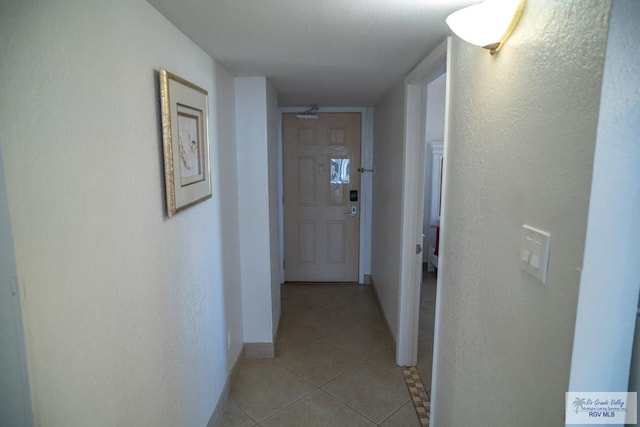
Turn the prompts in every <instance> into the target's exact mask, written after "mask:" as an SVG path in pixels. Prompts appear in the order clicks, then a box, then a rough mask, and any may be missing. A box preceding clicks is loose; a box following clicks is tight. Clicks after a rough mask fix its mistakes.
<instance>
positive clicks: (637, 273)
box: [570, 0, 640, 391]
mask: <svg viewBox="0 0 640 427" xmlns="http://www.w3.org/2000/svg"><path fill="white" fill-rule="evenodd" d="M639 17H640V2H638V1H634V0H614V1H613V2H612V8H611V19H610V24H609V25H610V28H609V38H608V41H607V55H606V61H605V67H604V79H603V84H602V97H601V103H600V118H599V121H598V137H597V140H596V151H595V158H594V168H593V183H592V187H591V201H590V203H589V225H588V228H587V240H586V250H585V254H584V269H583V271H582V277H581V281H580V298H579V300H578V314H577V320H576V322H577V325H576V332H575V338H574V347H573V359H572V366H571V384H570V387H571V390H572V391H594V390H598V391H621V390H626V389H627V382H628V380H629V362H630V354H631V348H632V344H633V335H634V329H635V327H636V309H637V306H638V289H639V287H640V222H638V217H639V215H640V143H639V139H638V136H639V135H640V90H639V88H640V56H638V55H637V54H634V55H630V54H629V53H630V52H634V51H635V49H636V46H638V44H639V43H640V27H639V26H638V21H637V20H638V18H639ZM594 342H599V343H606V345H598V346H594V345H593V343H594ZM635 346H636V357H637V358H638V357H640V353H638V352H639V351H640V347H639V346H640V342H638V341H637V340H636V343H635ZM639 363H640V359H636V362H635V364H632V365H631V367H632V370H633V371H634V376H635V378H636V381H637V379H638V370H640V366H639ZM636 387H637V382H636Z"/></svg>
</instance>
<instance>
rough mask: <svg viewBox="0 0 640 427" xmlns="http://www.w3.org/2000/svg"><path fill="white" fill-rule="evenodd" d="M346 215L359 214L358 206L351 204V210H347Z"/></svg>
mask: <svg viewBox="0 0 640 427" xmlns="http://www.w3.org/2000/svg"><path fill="white" fill-rule="evenodd" d="M345 215H349V216H356V215H358V208H356V207H355V206H351V211H349V212H345Z"/></svg>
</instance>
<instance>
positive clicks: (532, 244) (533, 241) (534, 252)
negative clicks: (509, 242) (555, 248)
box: [520, 225, 551, 283]
mask: <svg viewBox="0 0 640 427" xmlns="http://www.w3.org/2000/svg"><path fill="white" fill-rule="evenodd" d="M550 243H551V234H549V233H547V232H546V231H542V230H538V229H537V228H533V227H531V226H529V225H523V226H522V239H521V242H520V268H521V269H522V270H524V271H526V272H527V273H529V274H531V275H533V276H534V277H536V278H537V279H538V280H540V281H541V282H542V283H547V270H548V267H549V246H550Z"/></svg>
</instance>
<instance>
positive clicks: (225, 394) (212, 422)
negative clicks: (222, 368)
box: [207, 350, 244, 427]
mask: <svg viewBox="0 0 640 427" xmlns="http://www.w3.org/2000/svg"><path fill="white" fill-rule="evenodd" d="M243 353H244V350H240V351H239V352H238V355H237V356H236V360H235V361H234V362H233V367H232V368H231V371H229V375H227V380H226V381H225V382H224V387H223V388H222V393H220V397H219V398H218V403H216V407H215V408H214V410H213V413H212V414H211V417H209V422H208V423H207V427H217V426H219V425H220V422H221V421H222V415H223V414H224V407H225V406H226V404H227V401H228V400H229V389H230V388H231V381H232V380H233V377H234V376H235V375H236V372H237V371H238V367H239V366H240V358H241V357H242V354H243Z"/></svg>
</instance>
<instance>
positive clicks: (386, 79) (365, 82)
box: [147, 0, 477, 107]
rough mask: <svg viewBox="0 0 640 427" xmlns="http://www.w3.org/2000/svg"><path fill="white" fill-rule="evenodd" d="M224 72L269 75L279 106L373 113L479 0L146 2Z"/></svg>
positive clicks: (162, 0) (155, 0)
mask: <svg viewBox="0 0 640 427" xmlns="http://www.w3.org/2000/svg"><path fill="white" fill-rule="evenodd" d="M147 1H148V2H149V3H150V4H151V5H153V6H154V7H155V8H156V9H157V10H158V11H160V13H162V14H163V15H164V16H165V17H167V19H169V20H170V21H171V22H173V24H174V25H175V26H176V27H178V28H179V29H180V30H181V31H182V32H183V33H185V34H186V35H187V36H188V37H190V38H191V39H192V40H193V41H195V42H196V43H197V44H198V45H199V46H201V47H202V48H203V49H204V50H205V51H207V52H208V53H209V54H210V55H211V56H212V57H214V58H215V59H216V60H217V61H218V62H219V63H221V64H222V65H223V66H224V67H225V68H226V69H228V70H229V71H230V72H232V73H233V74H234V75H238V76H267V77H269V80H270V81H271V83H272V84H273V86H274V87H275V88H276V90H277V91H278V103H279V105H280V106H283V107H285V106H308V105H312V104H317V105H320V106H345V105H349V106H373V105H375V104H376V102H377V101H378V100H379V99H380V98H381V97H382V96H383V95H384V94H385V93H387V92H388V91H389V90H390V89H392V88H393V87H394V86H395V85H396V84H397V83H398V82H399V81H400V79H401V78H402V77H404V75H406V74H407V72H409V71H411V69H413V67H414V66H415V65H416V64H417V63H418V62H419V61H420V60H421V59H422V58H424V57H425V56H426V55H427V54H428V53H429V52H430V51H431V50H432V49H433V48H434V47H435V46H437V45H438V43H440V42H441V41H442V40H444V38H445V37H446V36H447V35H448V34H449V33H448V29H447V27H446V24H445V22H444V19H445V18H446V16H447V15H448V14H449V13H451V12H453V11H454V10H457V9H460V8H462V7H464V6H467V5H469V4H472V3H477V0H475V1H474V0H147Z"/></svg>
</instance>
